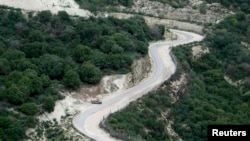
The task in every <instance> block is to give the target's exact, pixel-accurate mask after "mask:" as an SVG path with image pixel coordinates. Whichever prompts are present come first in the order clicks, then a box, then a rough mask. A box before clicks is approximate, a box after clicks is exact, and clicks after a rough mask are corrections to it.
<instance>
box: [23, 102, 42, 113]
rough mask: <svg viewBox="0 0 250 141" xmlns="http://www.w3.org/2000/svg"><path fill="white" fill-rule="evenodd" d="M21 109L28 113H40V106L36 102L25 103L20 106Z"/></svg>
mask: <svg viewBox="0 0 250 141" xmlns="http://www.w3.org/2000/svg"><path fill="white" fill-rule="evenodd" d="M20 111H21V112H23V113H24V114H26V115H35V114H37V113H38V111H39V108H38V106H37V105H36V104H35V103H25V104H22V105H21V106H20Z"/></svg>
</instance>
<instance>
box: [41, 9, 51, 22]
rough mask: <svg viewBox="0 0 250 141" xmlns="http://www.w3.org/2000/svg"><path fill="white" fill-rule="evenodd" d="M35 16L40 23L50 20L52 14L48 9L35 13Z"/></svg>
mask: <svg viewBox="0 0 250 141" xmlns="http://www.w3.org/2000/svg"><path fill="white" fill-rule="evenodd" d="M37 17H38V19H39V21H40V22H41V23H47V22H50V21H51V18H52V14H51V12H50V11H48V10H47V11H42V12H39V13H38V14H37Z"/></svg>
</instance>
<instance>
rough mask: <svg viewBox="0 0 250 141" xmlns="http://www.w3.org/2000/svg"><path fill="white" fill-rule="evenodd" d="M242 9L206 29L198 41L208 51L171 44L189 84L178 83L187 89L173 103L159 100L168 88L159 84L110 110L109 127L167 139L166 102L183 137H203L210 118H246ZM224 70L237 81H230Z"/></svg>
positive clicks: (248, 71)
mask: <svg viewBox="0 0 250 141" xmlns="http://www.w3.org/2000/svg"><path fill="white" fill-rule="evenodd" d="M239 3H240V2H239ZM239 3H238V4H239ZM240 11H241V12H239V13H238V14H236V15H233V16H230V17H228V18H226V19H225V20H223V21H222V22H221V23H219V24H218V25H216V26H215V27H213V29H212V30H211V33H208V35H207V37H206V39H205V41H204V42H203V43H202V44H201V45H203V46H207V47H208V48H209V50H210V53H209V54H206V55H204V56H202V57H200V58H198V59H195V58H193V57H192V49H191V48H192V46H187V45H185V46H181V47H177V48H174V49H173V51H174V54H175V55H176V57H177V58H178V61H179V66H178V69H179V70H180V71H181V72H182V73H186V74H187V75H188V84H187V85H186V86H185V87H183V88H182V89H184V90H185V92H184V93H182V94H181V95H180V96H181V98H180V99H179V100H178V101H177V102H176V103H175V104H171V103H170V104H169V100H168V99H165V100H164V102H162V100H163V98H161V97H167V96H166V94H169V90H164V91H162V90H159V91H157V92H155V93H154V94H149V96H146V97H144V98H142V99H141V100H140V101H139V102H137V103H136V104H134V103H132V104H131V105H130V106H129V107H128V108H126V109H124V110H122V111H120V112H118V113H115V114H113V115H111V116H110V117H109V118H108V119H107V120H106V125H107V126H108V128H109V130H110V131H112V132H116V133H115V134H116V135H121V137H122V138H123V137H124V136H122V135H124V134H125V135H128V136H129V137H131V138H130V139H128V138H127V139H126V140H137V139H141V140H148V139H149V140H169V137H168V136H169V135H166V134H167V132H166V128H165V126H166V125H167V123H166V122H164V121H163V120H162V113H163V112H164V111H166V109H168V108H171V112H170V113H171V114H170V117H168V118H169V119H171V120H172V121H174V125H173V128H174V130H175V131H176V132H177V133H178V134H179V136H180V137H181V138H182V139H183V140H184V141H196V140H199V141H201V140H206V139H207V125H209V124H249V123H250V111H249V108H250V64H249V62H250V55H249V54H250V47H249V44H250V42H249V38H250V25H249V23H250V17H249V15H248V14H247V13H244V12H242V11H243V10H240ZM224 76H228V77H230V78H231V79H232V80H233V81H238V80H240V81H241V84H240V85H238V86H234V85H231V84H229V83H228V82H227V81H226V80H225V79H224ZM125 115H126V116H125ZM151 125H155V126H152V128H151Z"/></svg>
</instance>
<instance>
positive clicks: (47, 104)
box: [42, 96, 55, 113]
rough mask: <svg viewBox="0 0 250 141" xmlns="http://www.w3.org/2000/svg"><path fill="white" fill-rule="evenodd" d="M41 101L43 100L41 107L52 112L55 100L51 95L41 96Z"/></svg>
mask: <svg viewBox="0 0 250 141" xmlns="http://www.w3.org/2000/svg"><path fill="white" fill-rule="evenodd" d="M42 102H43V108H44V109H45V110H46V111H47V112H49V113H50V112H53V111H54V107H55V100H54V98H53V97H51V96H48V97H43V98H42Z"/></svg>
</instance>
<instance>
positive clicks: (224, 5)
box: [0, 0, 250, 141]
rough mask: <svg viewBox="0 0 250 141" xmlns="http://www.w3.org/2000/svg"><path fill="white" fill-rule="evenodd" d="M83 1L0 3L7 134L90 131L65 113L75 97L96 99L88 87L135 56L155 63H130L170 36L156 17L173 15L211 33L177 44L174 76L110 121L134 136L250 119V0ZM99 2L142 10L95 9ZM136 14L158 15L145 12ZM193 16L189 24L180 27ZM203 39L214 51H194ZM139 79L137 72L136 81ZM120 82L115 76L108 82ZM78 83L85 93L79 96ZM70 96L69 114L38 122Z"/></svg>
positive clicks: (2, 131) (67, 136)
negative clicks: (122, 15)
mask: <svg viewBox="0 0 250 141" xmlns="http://www.w3.org/2000/svg"><path fill="white" fill-rule="evenodd" d="M75 1H76V2H74V1H73V0H66V1H61V0H51V1H48V0H36V1H35V2H34V1H33V2H32V3H31V2H30V1H28V0H23V1H16V0H11V1H10V0H1V1H0V4H4V5H5V6H1V8H0V13H1V17H0V29H1V30H0V33H1V34H0V103H1V108H0V140H10V141H12V140H13V141H14V140H15V141H16V140H22V139H23V140H28V139H31V140H39V139H40V140H72V139H73V140H74V139H75V140H83V139H85V138H83V137H82V136H81V135H79V134H78V133H76V131H75V130H74V129H72V124H71V118H72V116H73V115H69V114H68V113H67V111H68V109H70V108H71V107H70V106H71V105H70V104H75V105H76V106H75V109H78V108H79V107H78V104H79V101H80V102H82V101H85V104H86V103H87V104H89V103H88V102H86V101H87V98H86V97H88V96H89V95H87V94H86V93H88V92H89V93H91V92H92V93H94V96H96V95H97V94H96V93H97V92H100V91H101V90H100V88H99V87H98V84H99V83H100V81H101V78H102V77H103V76H106V75H113V74H126V73H128V72H131V71H134V70H137V69H138V68H136V66H137V67H142V66H143V65H145V64H146V65H148V63H149V61H148V60H146V61H145V60H144V61H143V62H147V61H148V62H147V63H145V64H140V65H134V66H135V67H134V66H132V63H133V62H134V60H138V59H139V58H142V57H145V56H146V55H147V52H148V48H147V47H148V45H149V42H151V41H153V40H162V39H163V34H164V32H165V29H164V26H162V25H158V24H156V25H150V26H148V25H147V24H146V23H150V21H151V20H158V23H159V24H162V23H163V24H171V23H175V24H173V25H170V26H169V25H166V27H174V28H179V27H181V29H190V28H192V27H198V30H199V31H201V29H200V26H204V27H205V30H203V31H201V32H205V33H206V34H207V37H206V39H205V41H204V42H202V43H200V44H191V45H185V46H182V47H177V48H176V49H174V54H175V55H176V57H177V60H178V62H179V63H178V71H177V73H176V74H175V76H173V77H172V78H171V80H169V81H167V82H165V83H164V84H163V85H162V87H161V88H159V89H158V90H157V91H154V92H151V93H150V94H149V95H148V96H146V97H143V98H142V99H140V100H139V101H137V102H135V103H132V104H131V105H130V106H129V107H128V108H126V109H124V110H122V111H120V112H118V113H115V114H114V115H112V116H111V117H110V118H108V119H107V120H106V124H107V125H108V126H110V128H112V129H113V130H114V131H115V132H116V133H118V134H119V133H122V135H125V136H130V137H132V138H131V140H138V139H140V140H150V141H151V140H152V141H153V140H175V139H177V140H181V139H182V140H205V138H206V125H208V124H215V123H217V124H230V123H233V124H249V123H250V121H249V119H250V113H249V110H247V109H249V104H250V103H249V91H250V80H249V78H250V72H249V70H250V69H249V66H250V64H249V62H250V58H249V44H250V42H249V40H248V39H249V38H250V26H249V22H250V19H249V12H250V11H249V9H250V6H249V5H250V3H249V1H248V0H241V1H234V0H223V1H222V0H206V1H205V0H179V1H174V0H133V1H132V0H116V1H110V0H92V1H84V0H75ZM214 2H216V3H214ZM77 3H78V4H79V5H80V6H78V4H77ZM6 5H7V6H10V7H15V8H20V9H22V10H20V9H13V8H10V7H6ZM79 7H82V8H85V9H88V10H89V11H91V12H92V13H90V12H89V11H88V10H83V9H80V8H79ZM43 10H49V11H43ZM41 11H43V12H41ZM63 11H66V12H63ZM100 12H101V13H105V12H108V13H109V12H110V15H112V14H114V13H113V12H116V13H119V12H122V13H130V14H131V15H133V14H135V15H137V16H136V17H133V16H132V17H131V18H129V19H116V18H112V17H108V18H102V17H99V18H98V17H90V16H92V15H94V14H96V15H98V13H100ZM235 13H237V14H235ZM232 14H235V15H232ZM138 15H147V16H150V17H148V18H146V20H144V19H143V18H142V17H141V16H138ZM229 15H231V16H230V17H228V18H226V19H224V18H225V17H227V16H229ZM72 16H73V17H72ZM78 16H79V17H78ZM81 17H85V18H81ZM88 17H90V18H88ZM86 18H88V19H86ZM154 18H155V19H154ZM157 18H160V19H157ZM161 18H164V20H161ZM165 18H166V19H165ZM169 19H171V20H170V21H171V22H169V21H168V20H169ZM176 20H179V21H176ZM160 21H164V22H160ZM180 21H181V22H180ZM185 22H188V24H189V25H191V26H189V27H188V28H182V27H184V26H186V25H187V24H186V25H185V24H184V23H185ZM176 23H178V24H176ZM179 23H181V24H179ZM192 24H193V25H194V26H192ZM196 24H199V26H198V25H196ZM176 25H178V26H179V27H178V26H176ZM191 30H192V29H191ZM166 31H168V30H166ZM194 31H196V30H194ZM167 34H170V35H171V33H167ZM167 37H169V36H167ZM170 37H172V35H171V36H170ZM195 48H198V50H203V48H205V49H204V50H206V49H207V50H208V51H204V52H206V53H205V55H203V54H201V55H200V56H199V57H194V56H193V54H192V50H194V49H195ZM201 52H202V51H201ZM131 66H132V67H131ZM145 68H146V67H145ZM145 70H147V69H145ZM138 72H141V71H138ZM117 78H118V77H117ZM117 78H114V79H110V80H107V82H105V81H104V82H103V81H101V83H110V81H122V82H118V84H119V85H125V84H124V81H127V80H133V78H131V79H123V78H122V79H123V80H121V79H117ZM136 78H137V77H136ZM138 78H140V80H141V79H143V78H144V77H143V76H140V77H138ZM140 80H133V81H134V84H136V83H137V82H138V81H140ZM105 85H106V86H107V84H105ZM101 87H102V85H101ZM122 87H123V86H121V87H119V88H122ZM119 88H117V86H116V85H115V84H114V85H112V86H110V88H109V89H110V90H111V91H112V90H117V89H119ZM93 89H96V91H94V92H93ZM82 91H84V92H82ZM70 92H76V93H78V92H79V93H80V94H82V93H84V94H85V95H77V96H75V97H72V94H71V93H70ZM62 93H63V95H62ZM65 93H67V94H68V93H69V95H70V97H69V96H68V95H65ZM64 96H66V99H65V103H66V104H65V103H64V104H65V105H63V106H64V107H66V108H65V109H63V110H65V111H63V112H65V113H64V114H65V115H62V116H63V117H59V120H51V119H50V120H51V121H48V122H40V123H38V122H39V121H40V120H38V117H39V118H41V117H46V116H48V115H49V113H50V112H54V113H56V111H55V107H56V106H57V107H56V110H58V100H62V99H63V98H64ZM69 99H74V100H71V101H70V102H69V101H68V100H69ZM72 101H73V102H72ZM69 103H70V104H69ZM59 104H60V103H59ZM67 104H68V105H67ZM69 105H70V106H69ZM67 106H69V107H67ZM81 108H82V107H81ZM85 108H86V107H85ZM79 109H80V108H79ZM59 110H62V109H59ZM58 112H59V111H58ZM77 112H78V111H77ZM45 113H46V114H45ZM54 113H53V114H54ZM145 113H147V114H145ZM218 113H219V114H218ZM74 114H75V113H74ZM41 115H42V116H41ZM58 115H60V114H58ZM127 115H129V117H128V116H127ZM52 117H53V116H52ZM68 117H70V118H69V119H70V120H69V119H67V118H68ZM141 118H142V119H144V120H139V119H141ZM60 120H61V121H63V120H68V121H66V124H67V125H66V126H64V125H61V124H64V123H63V122H62V123H58V121H59V122H60ZM137 121H140V122H137ZM135 122H136V123H137V124H131V123H135ZM37 125H39V126H37ZM155 125H156V126H155ZM61 126H63V127H61ZM65 128H66V129H65ZM34 129H35V130H34ZM141 129H143V130H141ZM31 130H32V131H31ZM69 130H72V131H69ZM26 131H27V132H26ZM30 131H31V134H30V135H28V134H27V133H30ZM34 133H35V134H34ZM31 136H32V137H31Z"/></svg>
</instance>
